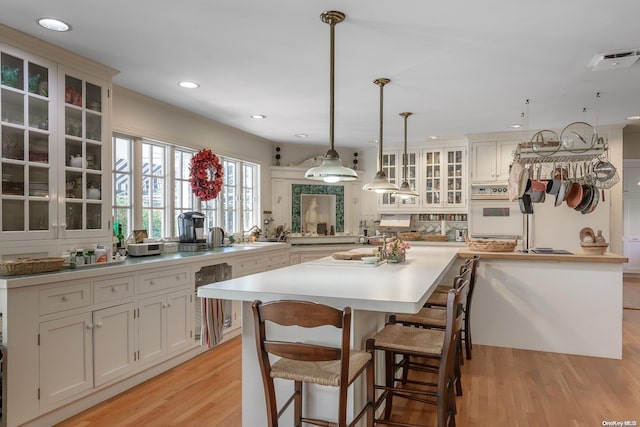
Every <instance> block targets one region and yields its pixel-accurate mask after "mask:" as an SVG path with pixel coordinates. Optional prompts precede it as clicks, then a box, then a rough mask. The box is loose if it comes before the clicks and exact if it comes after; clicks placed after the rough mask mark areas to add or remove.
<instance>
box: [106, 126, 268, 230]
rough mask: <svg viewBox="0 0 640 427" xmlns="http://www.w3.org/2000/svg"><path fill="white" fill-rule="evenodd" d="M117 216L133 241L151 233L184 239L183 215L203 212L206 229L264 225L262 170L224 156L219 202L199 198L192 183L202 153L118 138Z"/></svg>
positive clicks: (115, 194)
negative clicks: (140, 232) (136, 234)
mask: <svg viewBox="0 0 640 427" xmlns="http://www.w3.org/2000/svg"><path fill="white" fill-rule="evenodd" d="M113 146H114V156H113V158H114V165H113V188H114V196H113V217H114V220H115V221H118V222H119V223H121V224H122V225H123V230H122V232H123V234H124V235H125V236H128V235H130V234H131V232H132V231H133V230H134V229H145V230H147V234H148V235H149V237H153V238H163V237H167V236H172V237H178V233H179V230H178V221H177V219H178V216H179V215H180V214H181V213H183V212H190V211H197V212H201V213H202V214H204V215H205V217H206V218H207V221H206V224H205V227H206V228H209V227H215V226H220V227H223V228H224V229H225V231H226V232H227V233H228V234H232V233H241V232H242V231H247V230H249V229H250V228H251V227H252V226H254V225H259V224H260V200H259V195H260V185H259V183H260V166H259V165H258V164H255V163H250V162H245V161H242V160H238V159H232V158H228V157H222V156H220V161H221V162H222V165H223V168H224V173H225V175H224V178H223V188H222V191H221V193H220V194H219V195H218V197H217V198H216V199H214V200H209V201H207V202H201V201H199V200H198V199H196V198H195V196H194V195H193V193H192V191H191V183H190V182H189V173H190V163H191V158H192V157H193V155H194V154H195V153H196V150H194V149H190V148H185V147H179V146H174V145H171V144H165V143H162V142H159V141H151V140H146V139H145V140H143V139H140V138H133V137H130V136H123V135H114V144H113Z"/></svg>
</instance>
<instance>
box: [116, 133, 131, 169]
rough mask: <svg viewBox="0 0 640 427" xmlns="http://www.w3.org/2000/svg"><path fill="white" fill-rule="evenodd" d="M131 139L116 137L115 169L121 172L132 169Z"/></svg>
mask: <svg viewBox="0 0 640 427" xmlns="http://www.w3.org/2000/svg"><path fill="white" fill-rule="evenodd" d="M130 147H131V140H129V139H124V138H115V156H114V165H115V167H114V169H115V170H117V171H119V172H129V171H130V170H131V158H130V152H131V148H130Z"/></svg>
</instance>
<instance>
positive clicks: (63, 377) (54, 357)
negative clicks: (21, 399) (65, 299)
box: [40, 313, 93, 411]
mask: <svg viewBox="0 0 640 427" xmlns="http://www.w3.org/2000/svg"><path fill="white" fill-rule="evenodd" d="M92 335H93V323H92V318H91V313H83V314H78V315H75V316H70V317H65V318H62V319H57V320H52V321H49V322H43V323H41V324H40V404H41V406H40V409H41V410H42V411H46V410H48V409H49V408H51V407H52V405H53V404H54V403H57V402H59V401H62V400H64V399H66V398H68V397H71V396H73V395H76V394H78V393H80V392H82V391H85V390H89V389H91V388H92V387H93V351H92V349H93V347H92Z"/></svg>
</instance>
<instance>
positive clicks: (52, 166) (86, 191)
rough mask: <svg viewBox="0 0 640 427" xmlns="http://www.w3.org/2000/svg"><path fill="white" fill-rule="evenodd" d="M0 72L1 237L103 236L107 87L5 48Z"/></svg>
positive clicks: (105, 223)
mask: <svg viewBox="0 0 640 427" xmlns="http://www.w3.org/2000/svg"><path fill="white" fill-rule="evenodd" d="M0 70H1V75H0V77H1V79H0V140H1V145H0V158H1V161H0V171H1V173H2V190H1V196H0V223H1V231H2V233H0V240H12V241H17V240H39V239H57V238H69V237H91V236H92V234H95V235H96V236H97V235H105V232H106V231H107V230H108V228H109V227H110V223H109V221H107V218H109V216H108V215H109V214H108V213H109V206H107V203H110V200H109V197H108V194H110V193H109V192H110V189H109V183H110V181H109V176H110V175H109V173H110V169H109V161H108V160H109V155H110V148H109V146H110V138H109V135H108V133H109V132H108V126H109V123H108V120H107V112H108V111H109V108H108V107H109V104H108V83H107V82H106V81H101V80H99V79H93V78H88V77H87V76H84V75H82V74H81V73H78V72H76V71H74V70H72V69H67V68H65V67H63V66H61V65H59V64H56V63H55V62H51V61H48V60H46V59H42V58H39V57H36V56H32V55H29V54H25V53H24V52H22V51H19V50H14V49H13V48H11V47H8V46H4V45H2V44H0ZM105 196H106V200H105Z"/></svg>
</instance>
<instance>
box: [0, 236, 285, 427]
mask: <svg viewBox="0 0 640 427" xmlns="http://www.w3.org/2000/svg"><path fill="white" fill-rule="evenodd" d="M276 248H277V249H272V250H262V249H260V250H256V251H255V252H250V253H246V254H244V255H243V256H240V257H237V256H236V255H235V254H223V255H222V256H220V255H218V254H215V255H214V254H203V255H201V256H195V257H194V259H193V261H191V260H190V262H184V260H182V259H178V260H172V259H162V258H157V259H150V260H148V261H147V262H142V263H140V264H133V265H131V264H129V265H127V264H125V265H124V266H122V267H121V266H118V267H109V268H104V269H102V268H96V269H89V270H78V271H72V270H71V271H61V272H55V273H51V274H38V275H33V276H16V277H6V276H0V314H1V315H2V332H3V334H2V335H3V341H2V345H3V350H4V351H5V352H4V355H5V357H4V359H3V361H2V369H3V372H2V373H3V377H2V380H3V381H2V382H0V392H1V396H2V400H1V403H2V412H1V414H2V416H1V417H0V427H4V426H6V427H18V426H23V425H34V426H35V425H41V426H44V425H55V424H56V423H58V422H60V421H62V420H63V419H65V418H68V417H69V416H71V415H73V414H75V413H77V412H79V411H81V410H83V409H86V408H88V407H90V406H92V405H95V404H96V403H99V402H101V401H104V400H105V399H107V398H109V397H112V396H114V395H115V394H117V393H120V392H122V391H123V390H125V389H126V388H129V387H133V386H135V385H137V384H139V383H141V382H142V381H145V380H147V379H149V378H150V377H152V376H153V375H155V374H156V373H159V372H163V371H166V370H167V369H170V368H172V367H174V366H176V365H177V364H179V363H182V362H184V361H185V360H187V359H189V358H190V357H193V356H195V355H197V354H199V353H200V352H202V351H206V349H205V348H199V346H198V344H199V343H198V341H197V339H196V334H195V330H194V327H198V328H199V327H200V325H199V324H197V325H196V324H195V323H196V313H195V301H196V298H195V289H196V288H195V285H196V284H197V283H198V281H197V280H196V277H197V273H198V272H199V271H200V270H201V269H202V266H203V265H205V266H218V265H220V268H219V270H220V271H219V272H218V271H217V270H215V269H214V274H213V276H212V279H211V280H212V281H216V280H225V279H228V278H230V277H231V275H232V272H233V274H234V275H235V274H238V275H247V274H252V273H256V272H261V271H265V270H267V269H273V268H278V267H280V266H284V265H286V264H287V263H288V261H289V250H288V248H287V247H286V246H284V245H282V246H276ZM232 270H233V271H232ZM225 309H226V310H225V323H226V324H227V329H226V330H227V331H231V330H233V331H235V332H234V333H236V334H237V333H238V332H239V330H240V327H241V312H242V311H241V305H240V303H239V302H238V301H225Z"/></svg>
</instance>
